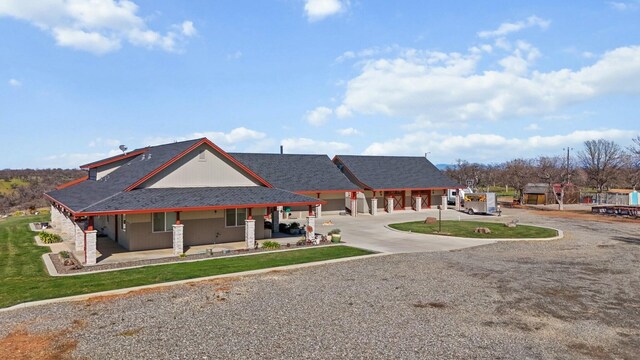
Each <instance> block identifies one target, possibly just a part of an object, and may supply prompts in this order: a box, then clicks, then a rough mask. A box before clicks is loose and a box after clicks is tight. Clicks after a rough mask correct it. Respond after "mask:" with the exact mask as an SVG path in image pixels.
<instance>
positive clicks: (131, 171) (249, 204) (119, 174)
mask: <svg viewBox="0 0 640 360" xmlns="http://www.w3.org/2000/svg"><path fill="white" fill-rule="evenodd" d="M81 168H82V169H84V170H86V171H87V176H86V177H84V178H82V179H78V180H76V181H73V182H70V183H68V184H65V185H62V186H60V187H58V188H57V189H56V190H53V191H51V192H48V193H46V194H45V196H46V197H47V199H48V200H49V201H50V202H51V223H52V225H53V226H54V227H56V228H59V229H60V230H61V232H62V233H63V235H67V236H68V237H72V238H74V239H75V245H76V250H77V251H83V250H84V253H85V262H86V263H87V264H95V261H96V259H95V258H96V234H97V231H100V232H101V233H102V234H104V235H106V236H108V237H109V238H111V239H112V240H113V241H116V242H118V243H119V244H120V245H121V246H122V247H124V248H125V249H128V250H146V249H159V248H171V247H173V249H174V253H175V254H180V253H182V252H183V246H184V245H200V244H213V243H223V242H233V241H242V240H245V241H246V243H247V246H248V247H251V246H253V244H254V242H255V240H256V239H262V238H264V237H265V236H268V234H265V233H266V232H265V231H264V217H265V216H267V214H269V213H270V212H271V211H272V210H273V209H274V208H276V207H278V206H296V207H302V206H306V207H308V209H309V212H310V214H309V215H310V216H309V217H308V223H309V225H310V226H311V227H312V228H314V227H315V220H314V219H315V218H314V217H313V216H311V215H312V214H311V212H312V210H313V208H314V207H315V206H317V205H320V204H324V203H325V201H323V200H321V199H318V198H317V197H310V196H306V195H302V194H296V193H293V192H291V191H287V190H284V189H278V188H276V187H274V186H273V185H272V184H271V183H269V182H268V181H267V180H265V179H264V178H263V177H261V176H260V175H258V174H256V173H255V172H254V171H253V170H251V169H249V168H248V167H247V166H246V165H244V164H243V163H241V162H240V161H238V160H237V159H235V158H234V157H232V156H230V155H229V154H227V153H226V152H224V151H223V150H222V149H220V148H219V147H218V146H217V145H215V144H214V143H212V142H211V141H209V140H208V139H206V138H201V139H195V140H189V141H182V142H176V143H170V144H164V145H159V146H151V147H146V148H141V149H137V150H133V151H131V152H128V153H124V154H122V155H118V156H114V157H110V158H107V159H103V160H100V161H96V162H93V163H89V164H85V165H83V166H81ZM312 235H313V233H312V232H311V233H310V236H312Z"/></svg>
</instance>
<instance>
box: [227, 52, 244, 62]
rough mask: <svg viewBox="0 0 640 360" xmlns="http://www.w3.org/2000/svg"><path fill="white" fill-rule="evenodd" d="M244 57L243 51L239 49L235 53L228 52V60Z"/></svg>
mask: <svg viewBox="0 0 640 360" xmlns="http://www.w3.org/2000/svg"><path fill="white" fill-rule="evenodd" d="M241 57H242V51H240V50H238V51H236V52H234V53H231V54H227V60H238V59H240V58H241Z"/></svg>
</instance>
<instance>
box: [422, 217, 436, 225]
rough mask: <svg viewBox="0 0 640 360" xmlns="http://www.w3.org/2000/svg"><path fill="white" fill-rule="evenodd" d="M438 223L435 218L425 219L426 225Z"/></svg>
mask: <svg viewBox="0 0 640 360" xmlns="http://www.w3.org/2000/svg"><path fill="white" fill-rule="evenodd" d="M437 222H438V219H436V218H434V217H431V216H429V217H427V218H426V219H424V223H425V224H435V223H437Z"/></svg>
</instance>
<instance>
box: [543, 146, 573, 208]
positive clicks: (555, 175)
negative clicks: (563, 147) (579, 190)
mask: <svg viewBox="0 0 640 360" xmlns="http://www.w3.org/2000/svg"><path fill="white" fill-rule="evenodd" d="M537 162H538V164H537V165H538V166H537V169H536V170H537V172H538V177H539V178H540V179H541V180H543V181H544V182H546V183H547V184H549V187H551V189H552V191H551V192H553V195H554V196H555V199H556V202H557V203H558V210H564V191H565V188H566V187H567V185H568V183H567V182H566V181H565V179H566V178H567V174H568V173H567V170H568V171H571V169H569V168H568V166H564V164H563V163H564V160H563V159H562V157H560V156H552V157H549V156H541V157H539V158H538V161H537ZM554 185H558V186H559V189H558V190H559V192H558V191H556V188H555V187H554Z"/></svg>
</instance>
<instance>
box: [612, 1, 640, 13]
mask: <svg viewBox="0 0 640 360" xmlns="http://www.w3.org/2000/svg"><path fill="white" fill-rule="evenodd" d="M608 4H609V6H610V7H611V8H612V9H615V10H618V11H633V10H637V9H638V8H640V4H638V3H637V2H620V1H609V2H608Z"/></svg>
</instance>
